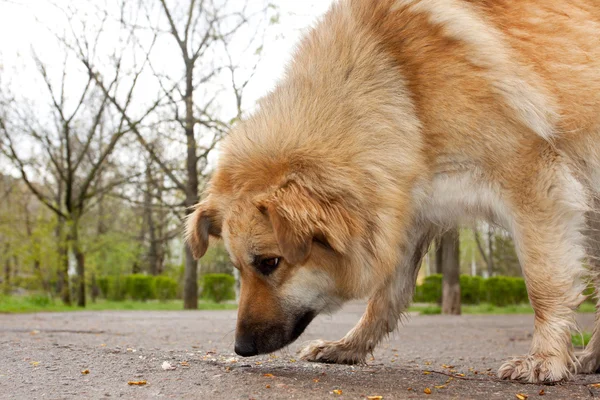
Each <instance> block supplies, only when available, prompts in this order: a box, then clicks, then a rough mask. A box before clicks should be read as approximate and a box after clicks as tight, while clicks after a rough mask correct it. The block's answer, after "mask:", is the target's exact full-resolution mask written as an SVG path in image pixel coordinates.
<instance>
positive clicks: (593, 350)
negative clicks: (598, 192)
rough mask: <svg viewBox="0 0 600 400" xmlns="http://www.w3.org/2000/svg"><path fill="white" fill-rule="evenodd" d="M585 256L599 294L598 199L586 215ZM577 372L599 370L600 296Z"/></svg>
mask: <svg viewBox="0 0 600 400" xmlns="http://www.w3.org/2000/svg"><path fill="white" fill-rule="evenodd" d="M586 219H587V230H586V239H587V255H588V264H589V266H590V268H591V277H592V280H593V282H594V286H595V288H596V295H598V294H599V293H600V198H596V199H595V200H594V208H593V210H591V211H590V212H588V214H587V218H586ZM579 363H580V366H579V370H578V372H580V373H584V374H593V373H596V372H598V370H599V369H600V296H599V297H598V299H597V304H596V321H595V323H594V332H593V334H592V338H591V339H590V342H589V343H588V345H587V346H586V347H585V350H584V351H583V352H582V353H581V354H580V355H579Z"/></svg>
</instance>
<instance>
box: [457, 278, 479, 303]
mask: <svg viewBox="0 0 600 400" xmlns="http://www.w3.org/2000/svg"><path fill="white" fill-rule="evenodd" d="M483 282H484V279H483V278H482V277H480V276H470V275H461V276H460V299H461V302H462V303H463V304H479V303H481V301H482V300H485V299H484V298H482V296H483V293H482V291H483Z"/></svg>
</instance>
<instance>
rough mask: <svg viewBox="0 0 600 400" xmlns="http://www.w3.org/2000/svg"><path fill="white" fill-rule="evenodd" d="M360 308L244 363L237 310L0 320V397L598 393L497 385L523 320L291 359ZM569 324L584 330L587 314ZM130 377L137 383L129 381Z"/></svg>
mask: <svg viewBox="0 0 600 400" xmlns="http://www.w3.org/2000/svg"><path fill="white" fill-rule="evenodd" d="M363 308H364V306H363V305H362V304H351V305H349V306H347V307H345V308H344V309H343V310H342V311H340V312H338V313H337V314H335V315H334V316H331V317H329V316H321V317H318V318H317V319H316V320H315V321H313V323H312V324H311V325H310V326H309V327H308V329H307V330H306V332H305V333H304V335H302V336H301V337H300V339H299V340H298V341H297V342H296V343H294V344H293V345H292V346H290V347H289V348H288V349H285V350H284V351H280V352H278V353H276V354H273V355H270V356H261V357H252V358H247V359H244V358H240V357H237V356H236V355H235V354H234V353H233V341H234V336H233V332H234V327H235V311H190V312H186V311H181V312H172V311H166V312H147V311H139V312H137V311H127V312H112V311H107V312H73V313H45V314H22V315H0V398H1V399H83V398H85V399H90V398H92V399H96V398H99V399H104V398H106V399H111V398H126V399H147V398H166V399H171V398H173V399H182V398H194V399H203V398H207V399H256V400H259V399H288V398H290V399H365V398H367V396H382V397H383V399H403V398H436V399H438V398H439V399H442V398H444V399H445V398H457V399H471V398H473V399H496V398H497V399H515V398H517V397H516V395H517V394H525V395H528V396H529V399H532V398H538V397H539V393H540V391H541V390H543V391H544V392H543V394H544V396H545V397H544V398H548V399H566V398H569V399H584V398H585V399H588V398H592V397H594V396H597V397H600V388H595V387H594V386H591V385H590V384H592V383H595V382H600V375H586V376H578V377H576V379H575V380H574V381H572V382H568V383H565V384H561V385H554V386H542V385H529V384H520V383H515V382H506V381H499V380H497V379H496V378H495V372H496V369H497V368H498V367H499V366H500V364H501V362H502V360H503V359H505V358H507V357H509V356H511V355H517V354H523V353H525V352H526V351H527V348H528V346H529V342H530V339H531V332H532V324H533V317H532V316H531V315H505V316H473V315H471V316H460V317H451V316H411V317H410V318H409V319H408V321H406V323H405V325H404V326H403V327H401V328H400V329H399V330H398V331H397V333H395V334H394V335H393V336H392V337H390V338H389V340H387V341H386V342H384V343H383V344H382V345H381V346H380V347H379V348H378V349H377V350H376V351H375V353H374V358H373V359H372V360H370V361H368V364H367V365H365V366H343V365H325V364H314V363H307V362H302V361H300V360H297V359H296V351H297V350H298V349H299V348H300V346H301V345H302V344H303V343H306V342H307V341H309V340H313V339H329V340H335V339H339V338H340V337H342V336H343V335H344V334H345V333H346V332H347V331H348V330H349V329H350V328H352V326H353V325H354V324H355V323H356V322H357V321H358V319H359V318H360V315H361V313H362V310H363ZM579 320H580V324H581V326H582V328H583V329H587V330H589V329H591V327H592V322H593V315H591V314H586V315H581V316H580V318H579ZM165 362H167V363H168V364H169V366H171V367H174V369H167V370H165V369H163V364H164V363H165ZM164 365H165V367H167V364H164ZM86 371H88V372H89V373H83V372H86ZM450 378H452V379H450ZM139 381H146V384H145V385H142V386H135V385H129V384H128V383H129V382H139ZM599 386H600V385H599ZM427 389H429V390H430V391H431V394H426V393H425V392H426V391H428V390H427ZM375 398H376V397H375Z"/></svg>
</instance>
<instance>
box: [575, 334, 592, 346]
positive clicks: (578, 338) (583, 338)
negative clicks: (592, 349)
mask: <svg viewBox="0 0 600 400" xmlns="http://www.w3.org/2000/svg"><path fill="white" fill-rule="evenodd" d="M591 338H592V334H591V333H590V332H582V333H581V334H578V333H573V334H571V342H572V343H573V346H575V347H582V348H583V347H585V346H587V344H588V343H589V341H590V339H591Z"/></svg>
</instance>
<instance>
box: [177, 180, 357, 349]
mask: <svg viewBox="0 0 600 400" xmlns="http://www.w3.org/2000/svg"><path fill="white" fill-rule="evenodd" d="M213 181H214V179H213ZM215 192H217V193H215ZM347 201H348V199H344V198H341V197H337V198H335V197H332V196H331V195H329V196H328V195H327V194H326V193H316V192H313V191H311V190H310V189H308V188H307V187H306V186H305V185H303V184H302V183H301V182H298V181H295V180H290V181H287V182H285V183H284V184H282V185H279V186H278V187H274V188H272V189H270V190H267V191H259V192H248V193H242V194H240V193H239V192H238V193H237V195H235V196H231V195H226V196H223V194H222V193H218V190H212V193H211V194H210V195H209V196H208V197H207V198H206V200H204V201H203V202H202V203H200V204H199V205H198V207H197V208H196V210H195V211H194V212H193V213H192V214H191V215H190V217H189V219H188V223H187V240H188V244H189V245H190V247H191V249H192V251H193V253H194V256H195V257H197V258H199V257H202V255H203V254H204V253H205V251H206V249H207V246H208V241H209V237H211V236H212V237H215V238H222V239H223V241H224V243H225V247H226V249H227V251H228V252H229V254H230V257H231V260H232V262H233V263H234V265H235V267H236V268H238V269H239V271H240V276H241V296H240V304H239V311H238V322H237V330H236V345H235V351H236V352H237V353H238V354H240V355H242V356H252V355H256V354H262V353H268V352H272V351H275V350H277V349H280V348H282V347H284V346H286V345H287V344H289V343H291V342H292V341H294V340H295V339H296V338H297V337H298V336H300V334H302V332H303V331H304V329H305V328H306V327H307V326H308V324H309V323H310V322H311V321H312V319H313V318H314V317H315V316H316V315H317V314H319V313H320V312H323V311H326V312H327V311H332V310H333V309H335V308H337V306H339V305H340V304H341V303H342V302H343V301H344V300H346V298H347V296H348V294H350V293H351V292H353V291H354V290H355V288H354V287H353V286H355V284H356V282H355V281H356V279H357V278H358V277H359V276H360V275H361V273H360V272H357V271H352V268H351V265H350V264H351V263H348V262H347V260H348V256H349V254H351V253H352V252H354V249H352V248H350V246H351V245H352V242H353V237H357V236H359V235H357V230H358V229H359V226H358V224H357V221H356V220H355V218H354V217H353V216H352V214H351V212H350V211H349V209H348V204H347ZM362 275H364V273H362Z"/></svg>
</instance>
